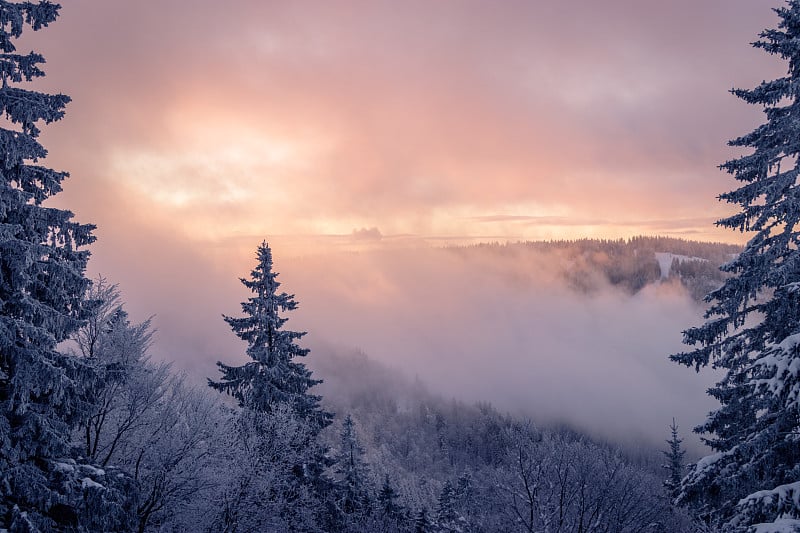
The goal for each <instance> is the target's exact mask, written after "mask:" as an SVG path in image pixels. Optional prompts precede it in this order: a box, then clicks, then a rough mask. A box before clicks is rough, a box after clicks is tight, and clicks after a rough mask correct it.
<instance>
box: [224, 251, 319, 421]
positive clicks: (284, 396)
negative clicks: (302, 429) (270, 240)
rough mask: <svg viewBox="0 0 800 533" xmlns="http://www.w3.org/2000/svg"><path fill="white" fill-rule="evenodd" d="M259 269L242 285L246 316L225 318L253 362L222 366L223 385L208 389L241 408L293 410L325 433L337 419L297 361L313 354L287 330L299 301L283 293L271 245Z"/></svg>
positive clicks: (263, 253)
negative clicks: (289, 316)
mask: <svg viewBox="0 0 800 533" xmlns="http://www.w3.org/2000/svg"><path fill="white" fill-rule="evenodd" d="M256 257H257V259H258V265H257V266H256V267H255V269H253V271H252V272H251V273H250V279H244V278H242V279H241V281H242V283H243V284H244V286H245V287H247V288H248V289H249V290H250V291H251V292H252V293H253V296H252V297H250V298H248V300H247V301H246V302H243V303H242V311H243V312H244V314H245V315H246V316H244V317H241V318H235V317H229V316H225V317H224V318H225V321H226V322H227V323H228V324H229V325H230V327H231V329H232V330H233V332H234V333H236V335H237V336H238V337H239V338H241V339H242V340H244V341H246V342H247V344H248V347H247V355H248V356H249V357H250V358H251V359H252V361H250V362H247V363H245V364H244V365H240V366H231V365H226V364H224V363H221V362H219V363H217V365H218V366H219V368H220V371H221V372H222V379H221V380H220V381H213V380H209V385H210V386H211V387H213V388H215V389H217V390H219V391H222V392H226V393H228V394H231V395H232V396H233V397H234V398H236V399H237V400H238V401H239V405H240V406H242V407H246V408H248V409H253V410H255V411H261V412H266V413H268V412H270V411H271V410H272V409H274V408H275V407H276V406H277V405H288V406H290V407H291V408H293V409H294V410H295V412H296V413H297V414H298V415H299V416H300V417H301V418H303V419H305V420H307V421H308V422H309V423H311V424H312V425H314V426H315V427H317V428H318V429H322V428H324V427H326V426H327V425H329V424H330V422H331V419H332V418H333V417H332V415H331V414H330V413H327V412H325V411H324V410H323V409H322V408H321V407H320V404H319V401H320V397H319V396H316V395H314V394H311V393H310V392H309V389H310V388H311V387H313V386H314V385H317V384H318V383H320V381H319V380H316V379H313V378H312V377H311V371H310V370H308V369H307V368H306V366H305V365H304V364H303V363H300V362H298V361H297V358H299V357H304V356H305V355H307V354H308V349H306V348H301V347H300V346H298V345H297V343H296V341H297V340H298V339H300V338H301V337H302V336H303V335H305V333H304V332H295V331H289V330H285V329H283V326H284V325H285V324H286V321H287V320H288V319H287V318H285V317H283V316H282V313H283V312H285V311H291V310H293V309H296V308H297V303H296V302H295V300H294V295H292V294H287V293H285V292H278V288H279V287H280V285H281V284H280V282H278V280H277V277H278V273H277V272H273V271H272V250H271V249H270V247H269V245H268V244H267V243H266V241H264V242H262V243H261V245H260V246H259V247H258V250H257V252H256Z"/></svg>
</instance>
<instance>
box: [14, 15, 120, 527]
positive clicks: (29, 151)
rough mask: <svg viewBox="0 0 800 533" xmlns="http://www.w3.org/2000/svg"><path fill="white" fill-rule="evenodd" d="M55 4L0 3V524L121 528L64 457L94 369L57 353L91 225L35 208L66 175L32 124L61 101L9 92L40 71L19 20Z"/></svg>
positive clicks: (92, 472)
mask: <svg viewBox="0 0 800 533" xmlns="http://www.w3.org/2000/svg"><path fill="white" fill-rule="evenodd" d="M59 9H60V6H59V5H58V4H54V3H51V2H48V1H46V0H43V1H39V2H8V1H0V77H1V78H2V86H1V87H0V109H1V110H2V113H3V115H4V117H5V118H6V123H5V124H4V125H3V126H2V127H0V530H2V529H4V528H7V529H9V530H11V531H36V530H42V531H49V530H52V529H58V530H62V529H63V528H74V527H77V526H78V525H79V524H80V526H81V527H84V528H86V529H92V528H95V529H114V528H116V529H119V528H124V527H126V524H127V522H126V521H125V520H126V519H125V516H124V515H125V513H124V512H123V513H122V515H120V514H117V513H116V512H112V511H111V508H109V507H107V506H106V504H109V503H111V504H112V505H116V504H117V503H119V504H122V505H123V506H124V505H125V496H124V494H123V493H120V492H117V491H116V490H111V489H109V487H106V486H103V483H105V480H104V479H100V478H102V477H103V476H104V475H105V473H104V472H102V471H100V470H98V469H95V468H93V467H91V466H88V465H83V466H82V465H80V464H79V463H77V462H76V461H75V460H74V458H72V457H71V455H73V450H72V449H71V447H70V434H71V432H70V430H71V428H72V427H74V426H75V425H76V424H77V423H79V422H80V420H81V419H82V418H83V417H84V416H85V415H86V411H87V407H88V404H87V401H88V398H86V397H85V396H84V395H85V392H86V390H87V388H86V387H85V385H86V384H87V383H90V382H91V379H92V373H91V371H90V369H89V368H88V367H87V366H85V365H84V364H83V363H82V362H81V361H80V360H79V359H77V358H76V357H73V356H68V355H65V354H62V353H60V352H58V351H57V350H56V346H57V345H58V343H60V342H61V341H64V340H65V339H67V338H68V336H69V335H70V334H71V333H72V332H74V331H75V330H76V329H77V328H78V326H79V325H80V323H81V319H82V317H83V316H84V311H83V305H82V296H83V294H84V292H85V289H86V287H87V285H88V283H89V282H88V280H87V279H86V278H85V277H84V270H85V267H86V262H87V260H88V258H89V252H88V251H85V250H81V248H82V247H84V246H86V245H88V244H90V243H91V242H92V241H93V240H94V237H93V236H92V230H93V228H94V226H92V225H89V224H79V223H77V222H75V221H73V220H72V213H70V212H69V211H66V210H62V209H55V208H52V207H44V206H43V205H42V204H43V202H44V201H45V200H46V199H48V198H49V197H51V196H53V195H54V194H56V193H58V192H60V191H61V182H62V181H63V180H64V179H65V178H66V177H67V173H66V172H58V171H55V170H52V169H50V168H47V167H45V166H42V165H40V164H39V162H40V161H41V160H42V159H44V158H45V157H46V156H47V150H45V148H44V147H43V146H42V145H41V144H40V143H39V141H38V137H39V133H40V130H39V126H40V125H41V124H42V123H44V124H49V123H51V122H53V121H56V120H59V119H61V118H62V117H63V116H64V108H65V106H66V105H67V103H68V102H69V101H70V98H69V97H68V96H65V95H62V94H55V95H52V94H45V93H41V92H36V91H31V90H26V89H23V88H20V87H18V85H19V84H20V83H23V82H30V81H33V80H34V79H35V78H38V77H41V76H44V72H43V71H42V69H41V68H40V65H41V64H42V63H44V57H42V55H40V54H38V53H36V52H30V53H27V54H23V53H19V52H17V49H16V40H17V39H18V38H19V37H20V36H21V35H22V33H23V30H24V29H25V28H26V27H28V28H30V29H32V30H34V31H36V30H39V29H42V28H43V27H45V26H47V25H49V24H50V23H52V22H54V21H55V20H56V18H57V16H58V13H59ZM85 400H86V401H85ZM123 477H124V476H123ZM98 480H100V481H101V483H98ZM115 483H116V481H115ZM111 500H114V501H115V502H116V503H114V502H112V501H111ZM128 503H130V502H128ZM117 510H119V508H117Z"/></svg>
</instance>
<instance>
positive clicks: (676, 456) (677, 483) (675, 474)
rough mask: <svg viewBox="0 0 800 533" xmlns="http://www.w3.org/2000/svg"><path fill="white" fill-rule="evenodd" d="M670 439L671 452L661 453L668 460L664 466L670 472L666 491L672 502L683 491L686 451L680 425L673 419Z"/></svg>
mask: <svg viewBox="0 0 800 533" xmlns="http://www.w3.org/2000/svg"><path fill="white" fill-rule="evenodd" d="M669 431H670V438H669V440H668V441H667V444H668V445H669V450H664V451H662V452H661V453H663V454H664V457H665V458H666V459H667V462H666V464H664V465H663V467H664V469H666V470H667V472H669V475H668V476H667V479H665V480H664V489H665V490H666V492H667V496H668V497H669V499H670V501H674V500H675V498H677V497H678V495H679V494H680V491H681V479H683V470H684V464H683V456H684V455H686V451H685V450H684V449H683V448H682V447H681V443H682V442H683V439H681V438H680V437H679V436H678V424H677V422H675V419H674V418H673V419H672V425H670V426H669Z"/></svg>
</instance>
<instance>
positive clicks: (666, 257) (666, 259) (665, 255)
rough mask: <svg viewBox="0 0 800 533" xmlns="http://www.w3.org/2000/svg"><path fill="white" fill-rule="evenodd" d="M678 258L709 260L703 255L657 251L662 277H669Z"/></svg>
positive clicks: (683, 259)
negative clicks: (691, 255) (692, 255)
mask: <svg viewBox="0 0 800 533" xmlns="http://www.w3.org/2000/svg"><path fill="white" fill-rule="evenodd" d="M675 259H677V260H678V261H681V262H683V261H708V259H703V258H702V257H689V256H688V255H678V254H673V253H669V252H656V260H657V261H658V266H659V268H661V279H667V278H668V277H669V271H670V269H671V268H672V262H673V261H674V260H675Z"/></svg>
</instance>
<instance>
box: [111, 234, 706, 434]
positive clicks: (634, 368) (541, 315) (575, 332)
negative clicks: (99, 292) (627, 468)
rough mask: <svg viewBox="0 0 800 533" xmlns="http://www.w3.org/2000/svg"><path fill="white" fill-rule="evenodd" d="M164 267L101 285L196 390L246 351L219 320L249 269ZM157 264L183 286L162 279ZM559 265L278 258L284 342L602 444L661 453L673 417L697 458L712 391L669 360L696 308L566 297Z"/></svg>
mask: <svg viewBox="0 0 800 533" xmlns="http://www.w3.org/2000/svg"><path fill="white" fill-rule="evenodd" d="M184 252H186V250H184ZM168 253H169V255H168V256H165V255H161V256H159V257H156V258H153V261H152V265H151V266H152V269H151V268H150V267H148V265H149V264H150V263H148V262H144V261H140V262H139V265H140V269H139V270H138V271H136V273H133V272H131V271H130V270H126V269H125V268H124V266H122V265H120V266H119V267H115V265H105V267H110V269H109V270H106V272H121V273H123V274H124V275H123V277H122V278H118V279H112V281H116V282H119V283H120V284H121V288H122V290H123V294H124V296H125V300H126V301H128V303H129V309H131V310H132V316H134V317H146V316H147V315H149V314H156V319H155V324H156V326H157V328H158V333H157V336H156V345H155V346H154V353H155V355H156V356H157V357H161V358H165V359H171V360H175V362H176V366H177V367H178V368H185V369H188V370H189V371H190V372H191V373H192V374H193V375H195V376H196V377H197V378H198V380H204V379H205V377H207V376H213V377H217V372H216V370H215V368H214V362H215V361H217V360H223V361H225V362H229V363H234V362H241V361H244V360H245V355H244V348H245V346H244V344H243V343H241V342H240V341H239V340H238V339H237V338H236V337H235V336H234V334H233V333H231V332H230V330H229V329H228V327H227V325H226V324H225V323H224V322H223V320H222V318H221V316H220V315H221V314H222V313H225V314H228V315H235V316H236V315H238V314H239V313H240V308H239V302H241V301H242V300H243V299H244V298H246V297H247V293H246V290H245V289H244V287H242V286H241V285H240V284H239V282H238V280H237V276H247V275H248V274H249V271H250V269H251V268H252V266H253V264H254V263H253V259H252V257H250V256H248V257H247V258H242V259H241V260H240V259H239V258H236V260H235V261H231V262H229V263H227V264H222V263H219V262H218V263H216V264H215V263H212V262H208V261H205V262H204V261H203V260H202V258H200V257H199V256H197V255H191V254H182V253H180V252H179V251H174V250H172V251H170V252H168ZM120 260H122V259H120ZM164 261H168V262H170V264H171V265H172V269H173V270H176V271H181V272H183V273H184V275H182V276H181V277H179V278H172V279H166V278H163V276H159V272H160V271H161V270H160V269H162V268H163V265H164ZM569 261H570V260H569V259H568V258H565V257H563V256H562V255H560V254H558V253H556V252H550V253H545V252H542V253H516V252H514V250H513V249H511V248H491V247H490V248H487V249H485V250H475V249H473V250H472V251H469V252H468V253H467V251H465V250H458V249H413V250H412V249H405V250H391V251H373V252H362V253H328V254H324V255H322V254H321V255H318V256H308V257H304V258H282V257H281V256H280V254H277V253H276V255H275V270H276V271H277V272H279V273H280V276H279V278H278V279H279V281H281V282H282V284H283V285H282V287H281V288H282V289H283V290H286V291H287V292H290V293H294V294H295V295H296V299H297V301H298V303H299V308H298V309H297V310H296V311H294V312H292V313H289V314H288V315H287V316H288V317H289V322H288V323H287V325H286V327H287V328H289V329H292V330H305V331H308V335H307V336H306V337H305V338H304V339H303V343H304V345H305V346H308V347H310V348H312V354H311V356H310V357H309V360H308V363H309V364H310V365H311V366H312V368H314V367H315V360H319V359H321V358H324V357H325V354H326V352H327V351H328V348H327V347H329V346H335V347H337V349H342V350H345V351H346V350H354V349H360V350H362V351H363V352H364V353H366V354H367V355H368V356H369V357H370V358H372V359H375V360H377V361H379V362H383V363H385V364H387V365H388V366H390V367H392V368H396V369H399V370H400V371H401V372H404V373H405V374H406V376H407V377H410V378H414V377H415V376H416V377H418V378H419V379H420V380H421V381H422V382H423V383H425V384H427V385H428V386H429V388H430V389H431V390H432V391H433V392H435V393H438V394H441V395H444V396H446V397H447V396H452V397H455V398H457V399H461V400H465V401H489V402H491V403H493V404H494V405H495V406H496V407H498V408H499V409H501V410H504V411H509V412H511V413H512V414H516V415H521V416H528V417H531V418H532V419H533V420H534V421H538V422H541V423H558V422H565V423H567V424H571V425H574V426H577V427H578V428H581V429H585V430H588V431H590V432H592V433H593V434H595V435H597V436H600V437H605V438H609V439H613V440H615V441H626V442H641V441H643V440H644V441H646V442H648V443H650V444H653V445H656V446H659V447H663V446H662V444H663V440H664V439H665V438H666V437H667V434H668V425H669V424H670V422H671V421H672V417H675V418H676V419H677V421H678V424H679V426H680V429H681V434H682V435H683V436H684V437H685V439H686V441H685V442H686V444H687V446H688V447H689V448H695V450H696V449H697V448H698V446H699V441H698V439H697V438H696V437H694V436H692V435H690V430H691V428H692V427H694V426H695V425H697V424H699V423H700V422H701V421H702V420H704V418H705V415H706V414H707V412H708V411H709V410H710V409H712V408H713V406H714V404H713V401H712V400H711V399H709V398H708V397H707V396H706V395H705V389H706V388H707V387H708V386H709V385H710V384H711V383H712V382H713V376H711V375H710V373H709V372H702V373H701V374H700V375H698V374H696V373H695V372H694V371H693V370H691V369H687V368H685V367H681V366H679V365H677V364H675V363H672V362H670V361H669V359H668V356H669V354H671V353H673V352H675V351H679V350H681V349H682V348H683V346H682V344H681V331H682V330H684V329H686V328H687V327H689V326H691V325H695V324H698V323H700V321H701V314H702V310H701V309H700V307H699V306H698V305H697V304H696V303H695V302H693V301H692V300H691V298H689V296H688V295H687V293H686V291H685V290H683V288H682V287H680V285H674V284H667V283H664V284H651V285H648V286H646V287H645V288H644V289H643V290H641V291H639V292H637V293H636V294H633V295H632V294H631V293H630V292H629V291H627V292H626V291H625V290H623V289H620V288H616V287H611V286H609V285H608V284H607V283H606V282H605V281H604V279H603V278H602V276H599V275H598V276H594V275H593V273H592V271H591V270H590V269H589V270H587V269H585V268H584V269H579V271H580V276H582V277H593V279H582V280H577V281H578V283H577V285H578V286H580V287H584V288H585V287H591V290H578V289H576V288H575V287H576V283H575V282H576V280H575V279H574V269H573V267H574V265H572V264H569ZM234 263H235V264H234ZM234 269H235V271H234ZM571 269H572V272H573V274H571V277H570V276H565V275H564V273H565V271H570V270H571ZM230 271H233V272H232V273H231V272H230ZM145 279H147V280H149V281H144V280H145ZM322 366H324V365H320V367H322ZM315 377H318V378H323V379H325V377H326V376H325V375H324V373H322V372H319V371H317V372H316V373H315ZM335 381H336V380H335V377H334V376H331V377H330V379H329V384H331V385H333V383H334V382H335Z"/></svg>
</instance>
